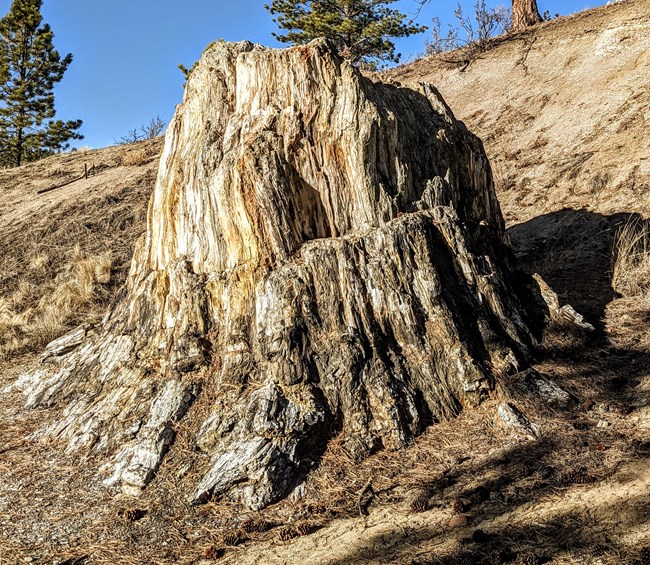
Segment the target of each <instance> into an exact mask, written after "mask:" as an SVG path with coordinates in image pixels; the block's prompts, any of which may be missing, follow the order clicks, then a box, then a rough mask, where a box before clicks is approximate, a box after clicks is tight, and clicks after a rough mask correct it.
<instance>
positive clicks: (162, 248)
mask: <svg viewBox="0 0 650 565" xmlns="http://www.w3.org/2000/svg"><path fill="white" fill-rule="evenodd" d="M549 292H551V291H550V289H545V293H546V294H548V293H549ZM548 315H549V307H548V306H547V304H546V302H545V301H544V299H543V296H542V292H541V291H540V288H539V284H538V283H537V282H536V281H535V280H533V279H532V278H529V277H526V276H525V275H523V274H522V273H520V272H518V271H517V269H516V266H515V265H514V263H513V256H512V254H511V252H510V249H509V247H508V245H507V241H506V236H505V232H504V226H503V220H502V217H501V213H500V210H499V205H498V203H497V200H496V197H495V193H494V188H493V183H492V177H491V173H490V168H489V165H488V162H487V159H486V157H485V153H484V151H483V148H482V145H481V143H480V141H479V140H478V139H477V138H476V137H474V136H473V135H471V134H470V133H469V132H468V131H467V130H466V129H465V127H464V126H463V124H462V123H460V122H457V121H456V120H455V118H454V116H453V114H452V112H451V111H450V110H449V108H448V107H447V106H446V105H445V103H444V101H443V100H442V98H441V97H440V95H439V94H438V92H437V91H436V89H435V88H434V87H432V86H431V85H427V84H421V85H418V86H417V87H415V88H400V87H397V86H394V85H390V84H381V83H374V82H372V81H371V80H368V79H366V78H364V77H362V76H361V75H360V74H359V72H358V71H357V70H356V69H354V68H353V67H351V66H349V65H348V64H346V63H344V62H343V61H341V60H340V59H338V58H337V56H336V55H334V54H333V53H332V52H331V51H330V49H329V47H328V46H327V45H326V44H325V43H323V42H315V43H312V44H310V45H308V46H304V47H295V48H291V49H286V50H270V49H266V48H263V47H260V46H254V45H252V44H250V43H239V44H226V43H217V44H215V45H214V46H213V47H212V48H210V49H209V50H208V51H207V52H206V53H205V54H204V55H203V57H202V59H201V61H200V63H199V64H198V66H197V67H196V68H195V70H194V71H193V72H192V74H191V76H190V77H189V80H188V83H187V87H186V92H185V97H184V100H183V103H182V104H181V105H180V106H179V107H178V109H177V111H176V114H175V116H174V119H173V120H172V122H171V124H170V126H169V128H168V131H167V134H166V138H165V148H164V151H163V154H162V157H161V162H160V170H159V174H158V180H157V184H156V188H155V192H154V194H153V197H152V200H151V203H150V208H149V216H148V228H147V233H146V237H145V238H144V239H143V240H142V241H141V242H140V243H139V244H138V246H137V248H136V250H135V254H134V258H133V263H132V267H131V272H130V275H129V279H128V282H127V285H126V288H125V291H124V293H123V296H122V299H121V301H120V302H119V303H118V304H117V305H116V306H115V308H114V309H113V310H112V311H111V312H109V313H108V314H107V316H106V318H105V319H104V321H103V323H102V324H101V325H99V326H98V327H82V328H79V329H78V330H76V331H75V332H73V333H71V334H69V335H67V336H65V337H63V338H61V339H59V340H57V341H55V342H53V343H52V344H50V345H49V347H48V349H47V351H46V352H45V353H44V355H43V358H42V365H41V367H40V368H39V369H38V370H36V371H34V372H32V373H30V374H27V375H25V376H23V377H22V378H21V379H20V381H19V382H18V383H17V385H16V386H17V387H19V388H21V389H22V390H24V391H25V394H26V395H27V403H28V405H29V406H39V405H55V406H62V407H64V409H63V411H62V415H61V417H60V419H58V420H57V421H55V422H54V423H53V424H51V425H50V426H49V427H48V428H47V429H46V430H44V433H47V434H50V435H52V436H56V437H58V438H62V439H65V440H67V441H68V444H69V447H70V449H80V448H84V449H92V450H94V451H97V452H101V453H106V460H107V464H106V466H105V467H104V469H103V470H102V472H103V473H104V475H105V476H104V480H105V482H106V483H107V484H119V485H120V486H121V487H122V488H123V489H124V490H126V491H127V492H137V491H139V490H140V489H142V488H143V487H144V486H145V485H146V484H147V483H148V482H149V481H150V480H151V479H152V477H154V476H155V473H156V471H157V469H158V468H159V466H160V465H161V463H162V462H164V455H165V453H166V452H167V451H168V450H169V449H170V448H173V443H174V428H175V424H176V422H177V421H178V420H179V419H182V418H184V417H185V415H186V414H187V413H188V410H190V409H191V407H192V405H193V403H195V401H196V400H197V398H200V397H202V396H205V395H208V393H209V399H210V411H209V415H208V417H207V418H205V419H204V420H203V421H202V423H201V425H200V427H197V429H196V430H195V437H196V448H197V449H198V450H199V452H200V453H201V454H202V456H201V458H200V460H199V461H198V462H197V463H196V465H199V466H200V467H201V469H202V478H201V479H200V480H199V481H198V482H197V483H195V484H194V486H193V488H194V490H193V492H188V495H189V496H190V498H191V499H192V500H194V501H202V500H206V499H207V498H208V497H210V496H226V497H228V498H231V499H238V500H241V501H243V502H244V503H245V504H246V505H247V506H249V507H250V508H261V507H263V506H265V505H267V504H269V503H270V502H272V501H274V500H276V499H278V498H279V497H281V496H283V495H285V494H286V493H287V492H289V491H290V490H291V489H292V488H294V487H295V486H296V484H298V483H299V482H300V481H301V480H302V478H303V477H304V475H305V473H306V472H307V471H308V470H309V469H310V468H311V467H312V466H313V465H314V464H316V463H317V461H318V458H319V456H320V455H321V454H322V452H323V450H324V449H325V447H326V445H327V442H328V440H329V439H330V438H332V437H333V436H335V435H342V437H343V440H344V441H343V444H344V446H345V448H346V449H347V450H348V451H349V452H350V453H352V454H353V455H354V456H356V457H359V458H361V457H363V456H365V455H367V454H368V453H371V452H372V451H374V450H377V449H380V448H388V449H393V448H399V447H401V446H404V445H406V444H408V443H409V441H411V439H412V438H413V437H414V436H415V435H417V434H418V433H420V432H421V431H422V430H423V429H424V428H425V427H426V426H429V425H431V424H433V423H435V422H437V421H440V420H444V419H448V418H452V417H453V416H455V415H456V414H458V412H459V411H460V410H462V409H463V408H465V407H471V406H473V405H476V404H477V403H479V402H481V400H482V399H484V398H485V397H486V396H487V395H488V394H489V392H490V390H491V389H492V387H493V385H494V381H495V378H496V377H501V376H505V375H508V374H511V373H516V372H518V371H519V370H520V369H521V368H522V367H525V366H526V365H527V363H528V361H529V359H530V354H531V351H532V350H533V349H534V347H535V345H536V341H537V339H538V338H539V335H540V332H541V331H542V329H543V325H544V323H545V322H544V321H545V319H546V318H547V317H548ZM206 398H208V397H206Z"/></svg>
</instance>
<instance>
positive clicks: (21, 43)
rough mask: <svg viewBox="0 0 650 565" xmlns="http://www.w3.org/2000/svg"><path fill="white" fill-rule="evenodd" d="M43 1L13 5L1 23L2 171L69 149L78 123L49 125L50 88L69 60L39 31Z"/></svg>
mask: <svg viewBox="0 0 650 565" xmlns="http://www.w3.org/2000/svg"><path fill="white" fill-rule="evenodd" d="M42 4H43V2H42V0H14V1H13V2H12V4H11V8H10V10H9V13H8V14H7V15H6V16H5V17H4V18H2V19H1V20H0V166H4V167H11V166H18V165H20V164H21V163H24V162H27V161H33V160H35V159H40V158H42V157H44V156H46V155H50V154H52V153H55V152H58V151H61V150H63V149H66V148H67V147H69V143H68V141H69V140H71V139H83V136H82V135H80V134H79V133H77V130H78V129H79V128H80V127H81V124H82V122H81V120H71V121H66V122H64V121H62V120H53V119H52V118H54V115H55V110H54V92H53V89H54V85H55V84H56V83H58V82H59V81H61V79H62V78H63V75H64V73H65V71H66V69H67V68H68V66H69V65H70V63H71V62H72V55H70V54H68V55H66V56H65V57H63V58H62V57H61V56H60V54H59V52H58V51H56V50H55V49H54V45H53V43H52V40H53V38H54V34H53V32H52V30H51V29H50V26H49V25H48V24H44V25H41V23H42V21H43V16H42V15H41V12H40V10H41V6H42Z"/></svg>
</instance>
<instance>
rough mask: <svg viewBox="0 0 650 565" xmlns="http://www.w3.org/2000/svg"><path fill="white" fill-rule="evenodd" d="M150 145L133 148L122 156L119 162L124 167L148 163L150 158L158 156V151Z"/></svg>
mask: <svg viewBox="0 0 650 565" xmlns="http://www.w3.org/2000/svg"><path fill="white" fill-rule="evenodd" d="M155 149H156V148H155V147H154V148H153V150H152V148H151V147H145V148H134V149H131V150H130V151H128V152H127V153H125V154H124V155H123V156H122V159H121V164H122V166H124V167H132V166H140V165H146V164H147V163H150V162H151V160H152V159H155V158H156V157H158V151H156V150H155Z"/></svg>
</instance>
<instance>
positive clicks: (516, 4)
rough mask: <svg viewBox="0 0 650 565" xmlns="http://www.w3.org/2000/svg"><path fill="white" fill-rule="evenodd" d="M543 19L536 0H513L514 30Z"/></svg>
mask: <svg viewBox="0 0 650 565" xmlns="http://www.w3.org/2000/svg"><path fill="white" fill-rule="evenodd" d="M541 21H542V17H541V16H540V15H539V10H538V9H537V1H536V0H512V31H521V30H522V29H526V28H527V27H530V26H533V25H535V24H538V23H540V22H541Z"/></svg>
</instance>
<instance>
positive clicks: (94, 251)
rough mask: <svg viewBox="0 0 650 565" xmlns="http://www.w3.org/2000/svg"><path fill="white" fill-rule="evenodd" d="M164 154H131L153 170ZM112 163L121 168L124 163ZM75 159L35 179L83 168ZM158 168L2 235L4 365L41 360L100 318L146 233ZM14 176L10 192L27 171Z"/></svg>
mask: <svg viewBox="0 0 650 565" xmlns="http://www.w3.org/2000/svg"><path fill="white" fill-rule="evenodd" d="M108 151H112V152H113V153H115V152H116V151H117V150H114V149H110V150H108ZM158 151H159V145H155V144H150V145H147V146H145V147H135V148H129V149H128V150H127V149H125V152H126V155H134V156H137V157H138V159H137V160H141V159H142V158H143V157H142V155H143V154H146V155H147V159H149V161H150V162H151V159H153V158H154V157H155V155H157V152H158ZM152 155H153V157H152ZM100 156H101V155H100ZM110 156H111V158H113V160H114V161H115V163H114V164H113V165H112V166H118V165H117V163H118V162H119V161H120V160H121V157H120V155H119V154H117V155H114V156H113V155H112V153H111V155H110ZM85 158H86V156H85V155H80V156H79V157H78V159H81V160H82V161H83V160H84V159H85ZM72 159H73V157H72V156H71V155H65V156H62V157H61V159H60V162H59V161H51V160H48V162H44V163H43V164H42V165H41V168H40V169H36V170H35V171H34V174H35V175H37V173H38V174H41V175H44V176H47V177H48V178H49V179H52V178H54V177H55V176H57V175H60V174H67V173H66V172H65V171H67V170H68V169H70V170H76V169H78V168H79V167H80V166H81V167H82V168H83V164H82V165H79V163H77V162H75V161H73V160H72ZM134 162H135V161H134ZM37 165H38V164H37ZM64 165H65V166H64ZM35 166H36V165H32V167H35ZM153 167H154V164H153V163H152V165H151V171H148V170H143V172H142V173H139V176H137V177H136V180H134V181H133V184H132V185H129V186H124V185H122V186H120V185H117V186H115V185H110V186H109V185H107V186H106V187H105V188H106V189H105V190H102V191H101V192H97V193H94V192H90V193H88V195H85V196H84V198H82V199H76V198H69V199H66V198H61V200H60V202H59V204H58V205H56V206H54V207H53V209H52V210H50V211H48V212H47V213H39V211H38V210H36V211H35V212H34V214H33V215H27V216H25V217H23V218H21V221H20V222H19V223H14V224H13V225H12V223H10V222H9V223H8V225H5V226H2V227H0V264H2V266H3V268H2V270H1V271H0V362H2V361H7V360H9V359H11V358H13V357H15V356H17V355H21V354H24V353H30V352H37V351H39V350H40V349H41V348H42V347H43V346H44V345H45V344H47V343H48V342H49V341H51V340H53V339H56V338H57V337H59V336H61V335H62V334H64V333H65V332H66V331H69V330H70V329H72V328H74V327H75V326H77V325H79V324H81V323H95V322H97V321H98V320H99V319H100V318H101V316H102V315H103V314H104V312H105V310H106V308H107V307H108V305H109V304H110V303H111V301H112V300H113V297H114V296H115V294H116V292H117V291H118V289H119V288H120V287H121V286H122V285H123V283H124V281H125V278H126V274H127V272H128V268H129V264H130V260H131V256H132V253H133V246H134V244H135V241H136V239H137V238H138V237H139V236H140V235H141V234H142V233H143V231H144V227H145V218H146V207H147V203H148V197H149V194H150V193H151V191H152V189H153V185H154V181H155V176H154V175H155V172H154V170H153ZM13 174H14V175H15V177H11V176H10V175H11V171H9V172H5V173H4V176H5V177H7V178H4V179H3V182H4V184H5V185H6V186H11V185H12V182H13V183H15V182H17V181H18V180H19V179H20V178H21V173H20V171H16V172H14V173H13ZM12 178H13V179H14V180H13V181H12ZM97 178H98V179H100V178H101V177H97ZM45 182H47V183H51V182H52V181H51V180H47V181H45ZM62 190H63V191H65V189H62ZM61 194H65V192H62V193H61ZM29 198H41V197H39V196H36V195H34V196H31V195H30V196H29ZM9 201H10V199H9V198H8V199H7V202H9Z"/></svg>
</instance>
